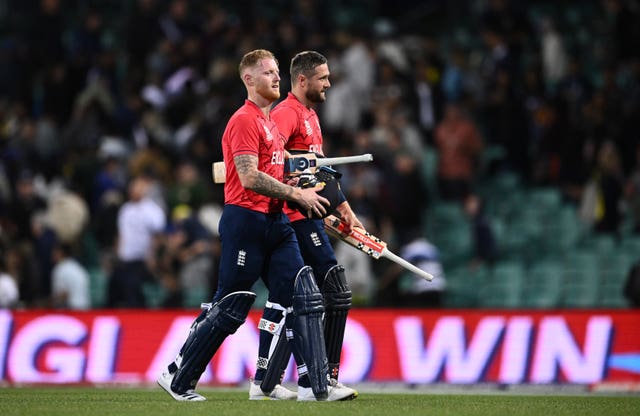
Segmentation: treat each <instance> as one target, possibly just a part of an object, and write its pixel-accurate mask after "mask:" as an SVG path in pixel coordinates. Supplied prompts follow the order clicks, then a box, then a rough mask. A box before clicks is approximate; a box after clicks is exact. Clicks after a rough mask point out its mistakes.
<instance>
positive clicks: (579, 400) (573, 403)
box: [0, 387, 640, 416]
mask: <svg viewBox="0 0 640 416" xmlns="http://www.w3.org/2000/svg"><path fill="white" fill-rule="evenodd" d="M201 393H202V394H203V395H204V396H206V397H207V399H208V400H207V401H206V402H199V403H180V402H175V401H173V400H172V399H171V398H170V397H169V396H168V395H167V394H166V393H164V392H163V391H161V390H160V389H159V388H156V389H152V388H111V387H109V388H98V387H51V388H42V387H20V388H13V387H11V388H0V415H2V416H12V415H29V416H32V415H37V416H46V415H64V416H85V415H95V416H100V415H112V416H126V415H136V416H173V415H176V416H177V415H180V416H198V415H206V416H218V415H220V416H222V415H224V416H227V415H242V416H248V415H251V416H253V415H255V416H289V415H292V416H293V415H296V416H297V415H304V416H315V415H318V416H320V415H322V416H327V415H330V416H333V415H335V416H375V415H384V416H395V415H402V416H408V415H456V416H465V415H482V416H487V415H509V416H515V415H544V416H559V415H571V416H573V415H580V416H585V415H598V416H602V415H605V416H617V415H640V396H628V395H624V396H623V395H618V396H615V395H614V396H603V395H514V394H508V393H505V394H498V393H497V394H488V395H475V394H434V395H430V394H415V393H412V394H384V393H361V394H360V397H358V398H357V399H356V400H354V401H350V402H333V403H297V402H269V401H264V402H263V401H260V402H255V401H254V402H251V401H249V400H248V399H247V392H245V391H241V390H228V389H227V390H224V389H209V390H207V389H204V390H203V391H201Z"/></svg>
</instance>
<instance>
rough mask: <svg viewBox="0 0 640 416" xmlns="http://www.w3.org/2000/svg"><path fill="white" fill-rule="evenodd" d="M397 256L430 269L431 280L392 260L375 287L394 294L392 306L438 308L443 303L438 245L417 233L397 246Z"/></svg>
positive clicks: (444, 285) (419, 266) (442, 283)
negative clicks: (403, 243) (398, 250)
mask: <svg viewBox="0 0 640 416" xmlns="http://www.w3.org/2000/svg"><path fill="white" fill-rule="evenodd" d="M400 257H402V258H404V259H405V260H407V261H409V262H410V263H412V264H414V265H415V266H417V267H418V268H420V269H422V270H424V271H426V272H428V273H430V274H431V275H432V276H433V280H432V281H430V282H428V281H426V280H425V279H423V278H422V277H420V276H418V275H416V274H414V273H408V272H406V271H405V270H404V269H402V268H400V266H398V265H396V264H393V265H392V266H391V267H390V269H389V270H388V271H387V273H386V276H385V277H384V280H383V281H382V282H381V284H380V286H379V288H378V291H379V296H380V292H388V293H386V294H385V295H384V297H388V296H389V293H393V294H395V296H397V298H396V300H395V301H394V306H399V307H406V308H437V307H441V306H442V300H443V294H444V292H445V289H446V279H445V274H444V270H443V267H442V263H441V261H440V253H439V251H438V248H437V247H436V246H435V245H433V243H431V242H430V241H429V240H427V239H426V238H425V237H424V236H422V235H420V233H414V238H412V239H410V240H409V241H408V243H407V244H405V245H403V246H402V247H401V248H400Z"/></svg>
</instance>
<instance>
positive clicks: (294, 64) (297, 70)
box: [289, 51, 327, 82]
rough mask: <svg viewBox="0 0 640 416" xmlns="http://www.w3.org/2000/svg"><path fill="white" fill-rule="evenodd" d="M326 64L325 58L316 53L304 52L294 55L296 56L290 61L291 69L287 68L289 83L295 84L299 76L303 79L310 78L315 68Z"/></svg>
mask: <svg viewBox="0 0 640 416" xmlns="http://www.w3.org/2000/svg"><path fill="white" fill-rule="evenodd" d="M326 63H327V58H325V57H324V56H323V55H322V54H320V53H318V52H316V51H304V52H300V53H298V54H296V56H294V57H293V59H291V67H290V68H289V74H290V75H291V82H295V80H296V79H297V78H298V75H300V74H302V75H304V76H305V77H310V76H311V75H313V73H314V72H315V69H316V67H317V66H320V65H322V64H326Z"/></svg>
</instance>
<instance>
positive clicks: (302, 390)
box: [298, 378, 358, 402]
mask: <svg viewBox="0 0 640 416" xmlns="http://www.w3.org/2000/svg"><path fill="white" fill-rule="evenodd" d="M327 390H328V393H329V396H328V397H327V399H326V401H328V402H339V401H345V400H353V399H355V398H356V397H358V392H357V391H356V390H354V389H352V388H351V387H347V386H345V385H344V384H342V383H340V382H339V381H338V380H336V379H335V378H332V379H330V380H329V385H328V386H327ZM316 400H317V399H316V396H315V395H314V394H313V390H311V387H301V386H298V401H299V402H314V401H316Z"/></svg>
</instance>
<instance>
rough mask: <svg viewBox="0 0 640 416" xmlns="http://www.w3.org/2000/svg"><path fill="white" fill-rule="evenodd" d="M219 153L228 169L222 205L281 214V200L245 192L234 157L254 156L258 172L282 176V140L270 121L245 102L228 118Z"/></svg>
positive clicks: (249, 191)
mask: <svg viewBox="0 0 640 416" xmlns="http://www.w3.org/2000/svg"><path fill="white" fill-rule="evenodd" d="M222 154H223V157H224V160H225V165H226V169H227V179H226V182H225V185H224V203H225V204H232V205H237V206H241V207H244V208H248V209H251V210H253V211H258V212H263V213H275V212H280V211H281V210H282V207H283V205H284V201H282V200H280V199H274V198H270V197H268V196H264V195H260V194H258V193H256V192H253V191H251V190H248V189H245V188H244V187H243V186H242V184H241V183H240V178H239V177H238V172H237V171H236V166H235V164H234V163H232V162H231V161H233V158H234V157H235V156H238V155H256V156H257V157H258V170H260V171H262V172H264V173H266V174H267V175H270V176H272V177H274V178H275V179H277V180H278V181H281V182H282V180H283V177H284V139H283V137H282V135H281V134H280V132H279V130H278V127H277V126H276V124H275V123H274V121H273V120H269V119H267V118H266V117H265V116H264V114H263V113H262V111H261V110H260V108H259V107H258V106H257V105H256V104H255V103H253V102H251V101H249V100H245V103H244V105H243V106H242V107H240V108H239V109H238V110H237V111H236V112H235V113H234V114H233V116H231V119H230V120H229V123H228V124H227V127H226V129H225V131H224V134H223V135H222Z"/></svg>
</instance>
